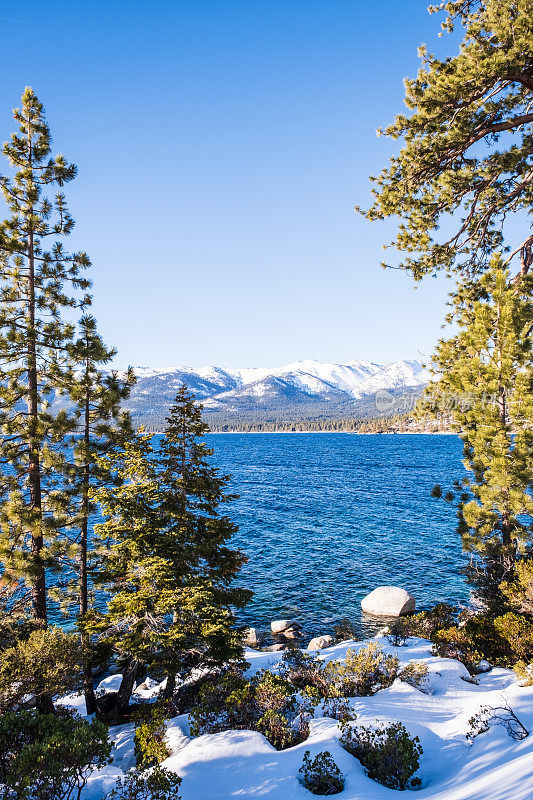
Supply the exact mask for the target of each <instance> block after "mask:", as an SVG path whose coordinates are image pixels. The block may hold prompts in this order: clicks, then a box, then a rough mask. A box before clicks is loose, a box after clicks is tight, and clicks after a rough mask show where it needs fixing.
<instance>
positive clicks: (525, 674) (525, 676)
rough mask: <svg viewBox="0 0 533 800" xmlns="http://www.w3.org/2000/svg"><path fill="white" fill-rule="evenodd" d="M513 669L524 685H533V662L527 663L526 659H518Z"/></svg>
mask: <svg viewBox="0 0 533 800" xmlns="http://www.w3.org/2000/svg"><path fill="white" fill-rule="evenodd" d="M513 669H514V671H515V674H516V677H517V679H518V680H519V681H520V684H521V685H522V686H533V663H531V664H526V663H525V661H518V662H517V663H516V664H515V665H514V667H513Z"/></svg>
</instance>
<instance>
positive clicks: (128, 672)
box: [117, 658, 140, 717]
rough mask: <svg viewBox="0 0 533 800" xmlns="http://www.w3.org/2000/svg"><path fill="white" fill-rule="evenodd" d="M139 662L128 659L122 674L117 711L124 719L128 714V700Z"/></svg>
mask: <svg viewBox="0 0 533 800" xmlns="http://www.w3.org/2000/svg"><path fill="white" fill-rule="evenodd" d="M139 666H140V665H139V662H138V661H137V659H136V658H130V659H128V661H127V663H126V666H125V668H124V672H123V673H122V682H121V684H120V689H119V690H118V696H117V709H118V712H119V714H121V715H122V716H123V717H126V716H127V715H128V712H129V707H130V698H131V695H132V693H133V687H134V686H135V679H136V677H137V672H138V671H139Z"/></svg>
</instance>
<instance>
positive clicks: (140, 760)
mask: <svg viewBox="0 0 533 800" xmlns="http://www.w3.org/2000/svg"><path fill="white" fill-rule="evenodd" d="M165 733H166V725H165V709H164V707H163V706H162V705H160V704H154V705H149V706H141V707H140V708H139V709H138V711H137V718H136V720H135V737H134V752H135V762H136V764H137V766H138V767H140V768H141V769H146V768H147V767H153V766H156V765H157V764H160V763H161V762H162V761H164V760H165V759H166V758H168V757H169V755H170V751H169V749H168V747H167V746H166V744H165Z"/></svg>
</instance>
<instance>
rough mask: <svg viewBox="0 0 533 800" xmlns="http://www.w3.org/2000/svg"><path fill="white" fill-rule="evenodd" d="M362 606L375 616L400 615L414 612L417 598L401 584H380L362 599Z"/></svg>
mask: <svg viewBox="0 0 533 800" xmlns="http://www.w3.org/2000/svg"><path fill="white" fill-rule="evenodd" d="M361 608H362V609H363V611H364V612H365V614H373V615H374V616H375V617H399V616H401V615H402V614H412V613H413V611H414V610H415V598H414V597H413V595H412V594H411V593H410V592H407V591H406V590H405V589H400V587H399V586H378V588H377V589H374V591H373V592H370V594H367V596H366V597H364V598H363V599H362V600H361Z"/></svg>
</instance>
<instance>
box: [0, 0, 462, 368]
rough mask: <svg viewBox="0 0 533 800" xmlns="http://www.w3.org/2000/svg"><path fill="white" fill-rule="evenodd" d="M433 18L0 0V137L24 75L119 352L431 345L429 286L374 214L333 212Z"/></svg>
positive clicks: (420, 12)
mask: <svg viewBox="0 0 533 800" xmlns="http://www.w3.org/2000/svg"><path fill="white" fill-rule="evenodd" d="M438 28H439V19H438V17H436V16H430V15H429V14H427V12H426V2H425V0H402V2H398V0H381V2H367V0H359V1H358V0H351V1H350V2H346V1H344V2H341V0H173V1H171V0H166V2H161V1H158V0H154V1H153V2H150V3H147V2H146V1H145V2H136V1H135V0H129V2H125V1H124V0H123V1H122V2H117V1H116V0H106V2H101V1H100V0H92V1H91V2H90V3H79V2H71V0H63V1H62V2H55V0H46V2H42V0H41V1H40V2H36V1H35V0H28V1H27V2H24V3H21V2H12V3H10V2H7V0H4V2H2V3H1V4H0V36H1V38H2V43H3V46H2V54H1V56H0V60H1V68H2V81H1V84H0V137H1V138H2V140H5V139H6V138H7V136H8V135H9V133H10V132H11V130H12V127H13V121H12V118H11V115H10V110H11V108H12V107H13V106H16V105H18V103H19V100H20V95H21V93H22V90H23V89H24V86H25V85H27V84H28V85H31V86H33V88H34V89H35V90H36V92H37V93H38V95H39V97H40V99H41V100H42V101H43V103H44V104H45V107H46V109H47V115H48V120H49V123H50V126H51V129H52V133H53V135H54V149H55V150H57V151H60V152H64V153H65V154H66V155H67V156H68V157H69V158H71V159H72V160H73V161H75V162H76V163H77V164H78V167H79V176H78V178H77V179H76V181H75V182H74V183H72V184H70V186H69V187H68V199H69V202H70V207H71V211H72V213H73V215H74V217H75V219H76V221H77V226H76V230H75V233H74V234H73V236H72V237H71V239H72V246H73V247H75V248H80V249H85V250H86V251H87V252H88V253H89V255H90V257H91V258H92V260H93V265H94V267H93V278H94V293H95V302H94V308H93V312H94V314H95V315H96V316H97V318H98V320H99V322H100V328H101V331H102V333H103V335H104V337H105V339H106V341H107V342H108V343H109V344H113V345H114V346H115V347H117V348H118V350H119V355H118V357H117V364H118V365H119V366H124V365H126V364H128V363H130V364H134V365H145V366H155V367H162V366H167V365H172V364H193V365H197V366H199V365H203V364H219V365H222V366H255V365H257V366H273V365H277V364H281V363H285V362H289V361H294V360H297V359H300V358H317V359H321V360H327V361H337V362H342V361H348V360H352V359H355V358H362V359H371V360H374V361H380V362H382V361H383V362H384V361H391V360H395V359H397V358H413V357H417V356H418V355H419V354H423V355H427V354H429V353H430V352H431V349H432V347H433V344H434V342H435V341H436V339H437V338H438V337H439V335H441V333H442V331H441V329H440V325H441V321H442V318H443V316H444V313H445V305H444V302H445V295H446V285H445V282H444V281H443V280H440V279H431V278H430V279H427V280H426V281H425V282H423V283H422V285H419V286H418V288H417V289H416V290H415V289H414V284H413V281H412V279H411V278H409V276H407V275H406V274H403V273H400V272H397V271H383V270H382V269H381V268H380V267H379V262H380V260H381V258H382V257H383V251H382V244H383V243H384V242H386V241H387V240H388V239H390V237H391V232H392V230H393V229H392V226H391V224H389V223H385V224H381V223H370V222H367V221H365V220H363V219H361V218H360V217H358V216H357V215H356V214H355V213H354V211H353V207H354V205H355V204H362V205H365V204H366V203H367V202H368V200H369V182H368V176H369V174H370V173H373V172H374V173H375V172H377V171H379V170H380V169H381V167H382V166H384V165H385V163H386V160H387V157H388V156H389V155H390V154H391V153H392V152H393V151H394V147H395V146H394V144H393V143H391V142H389V141H388V140H386V139H384V138H377V137H376V134H375V130H376V128H377V127H378V126H379V125H384V124H386V123H387V122H388V121H390V120H391V119H392V118H393V117H394V115H395V113H397V112H399V111H400V110H401V109H402V108H403V104H402V99H403V85H402V79H403V77H404V76H406V75H412V74H414V72H415V71H416V69H417V66H418V60H417V55H416V48H417V45H418V44H419V43H420V42H427V43H428V44H429V45H430V49H438V50H439V51H442V48H443V46H444V43H445V41H446V40H438V39H437V33H438ZM447 46H448V47H452V44H451V42H448V43H447ZM5 169H6V165H5V163H3V164H2V167H1V168H0V171H5Z"/></svg>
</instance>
